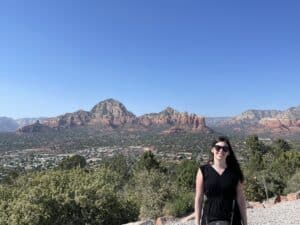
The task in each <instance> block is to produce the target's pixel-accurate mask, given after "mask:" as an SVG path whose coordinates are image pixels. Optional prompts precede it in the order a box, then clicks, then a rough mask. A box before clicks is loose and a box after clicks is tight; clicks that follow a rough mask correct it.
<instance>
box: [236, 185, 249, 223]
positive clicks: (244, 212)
mask: <svg viewBox="0 0 300 225" xmlns="http://www.w3.org/2000/svg"><path fill="white" fill-rule="evenodd" d="M237 203H238V206H239V209H240V213H241V217H242V221H243V225H248V222H247V210H246V199H245V195H244V192H243V185H242V183H241V182H239V183H238V186H237Z"/></svg>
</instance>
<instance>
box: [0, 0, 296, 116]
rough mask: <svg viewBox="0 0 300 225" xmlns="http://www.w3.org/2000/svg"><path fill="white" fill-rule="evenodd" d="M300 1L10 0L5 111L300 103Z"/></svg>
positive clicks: (2, 7)
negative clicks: (105, 103)
mask: <svg viewBox="0 0 300 225" xmlns="http://www.w3.org/2000/svg"><path fill="white" fill-rule="evenodd" d="M299 12H300V2H299V1H296V0H295V1H293V0H291V1H283V0H282V1H276V0H269V1H268V0H266V1H262V0H251V1H240V0H236V1H229V0H226V1H216V0H215V1H214V0H210V1H189V0H187V1H182V0H178V1H176V0H151V1H146V0H145V1H142V0H136V1H130V0H128V1H127V0H119V1H114V0H109V1H101V0H98V1H96V0H95V1H91V0H88V1H83V0H82V1H75V0H49V1H46V0H43V1H41V0H37V1H30V0H27V1H25V0H18V1H17V0H6V1H1V3H0V29H1V36H0V62H1V64H0V65H1V66H0V116H9V117H13V118H20V117H36V116H56V115H60V114H63V113H66V112H73V111H76V110H78V109H84V110H90V109H91V108H92V107H93V105H95V104H96V103H98V102H99V101H102V100H104V99H106V98H115V99H117V100H119V101H121V102H122V103H123V104H124V105H125V106H126V107H127V108H128V109H129V110H130V111H132V112H133V113H135V114H136V115H141V114H144V113H149V112H159V111H161V110H163V109H164V108H165V107H166V106H172V107H174V108H175V109H177V110H179V111H187V112H194V113H197V114H200V115H205V116H232V115H237V114H239V113H241V112H243V111H244V110H247V109H253V108H255V109H280V110H283V109H286V108H288V107H290V106H297V105H300V91H299V89H300V41H299V40H300V28H299V26H300V25H299V24H300V13H299Z"/></svg>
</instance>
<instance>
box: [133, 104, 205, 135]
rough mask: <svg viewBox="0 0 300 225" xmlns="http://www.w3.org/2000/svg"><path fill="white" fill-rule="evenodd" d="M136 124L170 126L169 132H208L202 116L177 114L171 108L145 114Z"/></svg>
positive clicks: (185, 113)
mask: <svg viewBox="0 0 300 225" xmlns="http://www.w3.org/2000/svg"><path fill="white" fill-rule="evenodd" d="M138 123H139V124H141V125H143V126H146V127H149V126H161V125H169V126H171V130H170V132H172V130H174V132H176V133H177V132H180V130H184V131H191V132H201V131H208V130H209V129H208V127H207V126H206V125H205V119H204V117H202V116H197V115H196V114H188V113H187V112H184V113H182V112H178V111H176V110H174V109H172V108H171V107H168V108H166V109H165V110H163V111H161V112H160V113H152V114H146V115H143V116H141V117H139V118H138Z"/></svg>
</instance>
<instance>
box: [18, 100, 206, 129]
mask: <svg viewBox="0 0 300 225" xmlns="http://www.w3.org/2000/svg"><path fill="white" fill-rule="evenodd" d="M42 124H43V125H45V126H47V127H50V128H54V129H60V128H72V127H76V126H100V127H103V128H110V129H114V128H120V127H126V128H128V129H129V130H130V129H131V128H132V127H135V129H139V128H143V129H145V128H146V129H147V128H151V127H154V126H155V127H165V128H166V129H170V130H169V132H170V133H178V132H180V131H189V132H204V131H205V132H209V131H211V130H210V129H209V128H208V127H207V126H206V125H205V119H204V117H201V116H197V115H196V114H188V113H181V112H178V111H176V110H174V109H172V108H170V107H168V108H166V109H165V110H163V111H161V112H160V113H151V114H146V115H143V116H140V117H136V116H135V115H134V114H133V113H131V112H129V111H128V110H127V109H126V107H125V106H124V105H123V104H122V103H120V102H119V101H116V100H114V99H107V100H105V101H102V102H100V103H98V104H97V105H95V106H94V107H93V108H92V110H91V111H83V110H79V111H77V112H74V113H66V114H64V115H61V116H58V117H53V118H47V119H45V120H43V122H42ZM36 125H38V126H39V125H40V123H39V124H34V125H30V126H29V127H26V126H25V127H24V129H20V131H19V132H30V131H32V130H33V127H34V126H36ZM173 131H174V132H173Z"/></svg>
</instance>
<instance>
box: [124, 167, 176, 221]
mask: <svg viewBox="0 0 300 225" xmlns="http://www.w3.org/2000/svg"><path fill="white" fill-rule="evenodd" d="M172 187H174V185H173V184H171V182H170V181H169V179H168V177H167V176H166V175H165V173H162V172H161V171H159V170H150V171H147V170H141V171H137V172H135V173H134V177H133V180H132V181H131V183H130V184H128V185H127V187H126V190H125V193H126V195H127V199H130V200H132V201H133V202H134V203H135V204H136V205H137V206H138V207H139V208H140V214H139V217H140V218H141V219H144V218H156V217H159V216H163V212H162V210H163V208H164V206H165V204H166V202H167V201H168V200H169V199H170V198H171V196H172Z"/></svg>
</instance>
